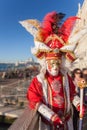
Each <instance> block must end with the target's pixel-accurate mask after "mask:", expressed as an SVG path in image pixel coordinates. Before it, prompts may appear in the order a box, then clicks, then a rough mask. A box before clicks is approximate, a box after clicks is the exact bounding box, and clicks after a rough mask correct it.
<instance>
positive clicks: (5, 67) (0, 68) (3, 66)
mask: <svg viewBox="0 0 87 130" xmlns="http://www.w3.org/2000/svg"><path fill="white" fill-rule="evenodd" d="M10 68H11V69H12V68H14V64H7V63H6V64H5V63H0V71H6V70H8V69H10Z"/></svg>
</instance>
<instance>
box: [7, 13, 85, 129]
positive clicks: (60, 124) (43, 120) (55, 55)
mask: <svg viewBox="0 0 87 130" xmlns="http://www.w3.org/2000/svg"><path fill="white" fill-rule="evenodd" d="M64 16H65V14H64V13H57V12H56V11H53V12H50V13H48V14H46V16H45V17H44V19H43V21H42V23H41V22H39V21H38V20H36V19H28V20H24V21H20V24H21V25H22V26H23V27H24V28H25V29H26V30H27V31H28V32H29V33H30V34H32V35H33V37H34V43H35V47H34V48H32V50H31V51H32V53H33V54H34V55H35V56H36V58H37V59H38V62H39V63H40V65H41V70H40V73H39V74H38V75H37V76H36V77H34V78H33V79H32V81H31V84H30V85H29V88H28V92H27V98H28V101H29V106H28V109H27V111H25V113H24V114H23V115H22V116H21V117H20V118H19V119H18V120H17V121H16V122H15V123H14V124H13V125H12V127H11V128H10V129H9V130H15V129H18V130H21V129H23V130H73V122H72V104H73V105H74V106H75V107H76V109H77V110H78V111H80V98H79V96H78V95H77V93H76V91H75V85H74V84H73V82H72V79H71V77H70V76H69V74H68V70H69V68H70V65H72V63H73V62H74V60H75V59H76V53H74V52H75V49H76V48H77V46H78V40H79V39H80V38H81V37H82V36H83V35H84V34H85V33H87V27H86V28H83V29H82V30H79V31H77V32H75V35H72V34H71V32H72V28H73V26H74V24H75V22H76V20H79V18H78V17H76V16H72V17H69V18H67V19H66V20H65V21H64V22H63V23H62V20H63V18H64ZM84 110H85V109H84V106H83V112H82V113H81V114H82V115H84ZM19 124H20V125H19Z"/></svg>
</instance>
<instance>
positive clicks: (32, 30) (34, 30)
mask: <svg viewBox="0 0 87 130" xmlns="http://www.w3.org/2000/svg"><path fill="white" fill-rule="evenodd" d="M19 23H20V24H21V25H22V26H23V27H24V28H25V29H26V30H27V31H28V32H29V33H30V34H31V35H33V37H34V38H35V37H36V34H37V32H38V29H37V28H35V27H34V26H33V25H32V24H30V23H29V22H27V20H24V21H19Z"/></svg>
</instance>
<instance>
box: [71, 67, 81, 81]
mask: <svg viewBox="0 0 87 130" xmlns="http://www.w3.org/2000/svg"><path fill="white" fill-rule="evenodd" d="M78 70H79V71H81V69H79V68H76V69H74V70H73V71H72V73H71V77H72V79H73V80H74V78H75V74H76V72H77V71H78ZM81 77H82V73H81Z"/></svg>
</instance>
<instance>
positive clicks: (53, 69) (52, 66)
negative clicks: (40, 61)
mask: <svg viewBox="0 0 87 130" xmlns="http://www.w3.org/2000/svg"><path fill="white" fill-rule="evenodd" d="M60 64H61V61H60V60H56V59H52V60H47V70H48V72H49V73H50V74H51V75H53V76H56V75H58V72H59V67H60Z"/></svg>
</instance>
